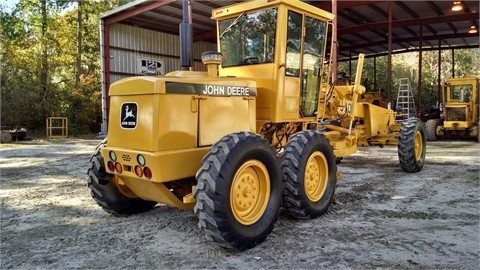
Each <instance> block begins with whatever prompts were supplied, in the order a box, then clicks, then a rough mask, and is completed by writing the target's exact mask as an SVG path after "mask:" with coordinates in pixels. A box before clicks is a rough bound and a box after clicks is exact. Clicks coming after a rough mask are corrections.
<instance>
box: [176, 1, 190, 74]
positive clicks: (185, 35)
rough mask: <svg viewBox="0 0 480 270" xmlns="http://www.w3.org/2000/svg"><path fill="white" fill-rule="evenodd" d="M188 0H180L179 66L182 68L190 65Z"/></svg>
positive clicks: (184, 68) (187, 68) (188, 67)
mask: <svg viewBox="0 0 480 270" xmlns="http://www.w3.org/2000/svg"><path fill="white" fill-rule="evenodd" d="M188 1H189V0H182V11H183V21H182V23H180V29H179V30H180V66H181V69H182V70H190V68H191V67H192V42H193V41H192V39H193V31H192V24H191V23H190V17H189V7H188V5H189V4H188Z"/></svg>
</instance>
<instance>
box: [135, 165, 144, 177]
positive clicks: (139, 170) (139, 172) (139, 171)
mask: <svg viewBox="0 0 480 270" xmlns="http://www.w3.org/2000/svg"><path fill="white" fill-rule="evenodd" d="M135 174H136V175H137V176H138V177H139V178H140V177H142V176H143V169H142V167H140V166H138V165H137V166H135Z"/></svg>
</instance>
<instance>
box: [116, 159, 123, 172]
mask: <svg viewBox="0 0 480 270" xmlns="http://www.w3.org/2000/svg"><path fill="white" fill-rule="evenodd" d="M115 170H116V171H117V173H122V171H123V169H122V164H120V163H118V162H116V163H115Z"/></svg>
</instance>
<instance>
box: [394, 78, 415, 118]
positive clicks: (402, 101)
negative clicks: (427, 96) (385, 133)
mask: <svg viewBox="0 0 480 270" xmlns="http://www.w3.org/2000/svg"><path fill="white" fill-rule="evenodd" d="M397 111H400V112H401V113H402V114H401V115H399V116H397V118H396V120H397V121H399V122H401V121H404V120H406V119H408V118H412V117H416V115H417V112H416V110H415V99H414V97H413V91H412V88H411V87H410V80H409V79H408V78H402V79H400V86H399V88H398V96H397Z"/></svg>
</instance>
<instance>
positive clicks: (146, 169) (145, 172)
mask: <svg viewBox="0 0 480 270" xmlns="http://www.w3.org/2000/svg"><path fill="white" fill-rule="evenodd" d="M143 173H144V174H145V177H146V178H147V179H150V178H152V171H151V170H150V168H148V167H145V168H143Z"/></svg>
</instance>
